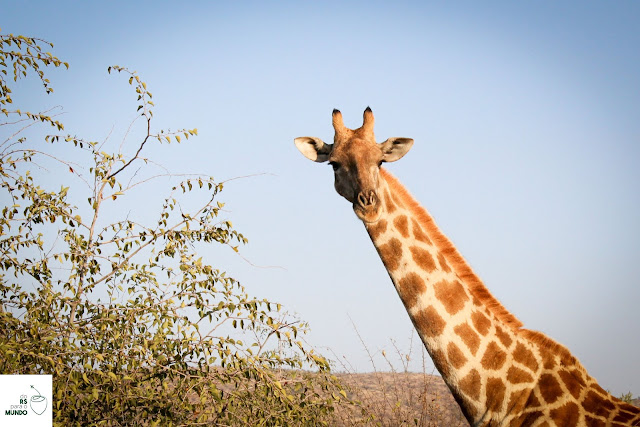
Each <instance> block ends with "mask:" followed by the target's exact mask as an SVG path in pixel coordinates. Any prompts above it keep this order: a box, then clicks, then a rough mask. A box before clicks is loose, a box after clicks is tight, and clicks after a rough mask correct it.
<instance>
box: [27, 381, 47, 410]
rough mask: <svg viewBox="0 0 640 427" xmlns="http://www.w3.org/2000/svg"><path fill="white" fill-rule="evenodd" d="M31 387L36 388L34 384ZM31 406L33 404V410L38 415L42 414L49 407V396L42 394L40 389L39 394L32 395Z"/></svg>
mask: <svg viewBox="0 0 640 427" xmlns="http://www.w3.org/2000/svg"><path fill="white" fill-rule="evenodd" d="M31 388H33V389H34V390H36V388H35V387H34V386H31ZM36 391H38V390H36ZM29 406H31V410H32V411H33V412H35V413H36V414H38V415H42V414H43V413H44V411H46V409H47V398H46V397H44V396H42V395H40V392H39V391H38V394H37V395H35V396H31V401H30V402H29Z"/></svg>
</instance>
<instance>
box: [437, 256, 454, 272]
mask: <svg viewBox="0 0 640 427" xmlns="http://www.w3.org/2000/svg"><path fill="white" fill-rule="evenodd" d="M438 263H439V264H440V269H441V270H442V271H444V272H445V273H448V272H450V271H451V268H450V267H449V264H447V260H446V259H444V255H442V254H441V253H440V254H438Z"/></svg>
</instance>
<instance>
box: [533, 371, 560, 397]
mask: <svg viewBox="0 0 640 427" xmlns="http://www.w3.org/2000/svg"><path fill="white" fill-rule="evenodd" d="M538 388H539V389H540V394H541V395H542V398H543V399H544V400H545V402H547V403H553V402H555V401H556V400H558V398H559V397H560V396H562V388H561V387H560V383H559V382H558V380H556V377H554V376H553V375H551V374H542V375H540V381H538Z"/></svg>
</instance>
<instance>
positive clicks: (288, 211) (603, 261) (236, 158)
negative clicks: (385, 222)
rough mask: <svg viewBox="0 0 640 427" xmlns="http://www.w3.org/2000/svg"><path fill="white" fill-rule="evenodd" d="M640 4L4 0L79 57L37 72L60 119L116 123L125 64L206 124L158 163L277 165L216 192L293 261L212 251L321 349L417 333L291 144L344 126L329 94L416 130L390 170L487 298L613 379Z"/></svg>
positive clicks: (625, 306)
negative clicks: (296, 318) (337, 123)
mask: <svg viewBox="0 0 640 427" xmlns="http://www.w3.org/2000/svg"><path fill="white" fill-rule="evenodd" d="M638 22H640V3H638V2H636V1H616V2H595V1H583V2H562V3H560V2H555V1H536V2H526V3H525V2H506V1H503V2H498V1H496V2H483V3H482V4H481V3H479V2H464V1H462V2H455V4H453V2H447V3H445V2H422V1H421V2H418V1H416V2H408V1H399V2H394V3H393V6H391V3H389V2H381V1H367V2H204V1H202V2H189V1H185V2H180V3H178V2H100V3H98V2H66V1H58V2H50V1H48V2H44V1H42V2H5V4H3V6H2V17H1V18H0V27H1V28H2V32H3V33H9V32H11V33H16V34H24V35H30V36H38V37H42V38H44V39H47V40H49V41H52V42H54V43H55V44H56V46H55V49H54V53H55V54H56V55H58V56H59V57H60V58H62V59H64V60H66V61H68V62H69V63H70V64H71V68H70V70H69V71H64V72H63V71H56V72H55V73H52V74H51V79H52V84H53V87H54V88H55V90H56V92H55V94H54V95H52V96H49V97H44V96H42V95H41V91H40V90H39V89H38V88H37V87H36V85H35V84H29V83H28V82H24V83H22V84H23V86H22V87H21V92H20V93H16V97H15V100H16V102H17V103H18V102H20V103H22V104H21V105H24V107H25V109H26V107H31V108H32V109H35V108H38V107H41V106H52V105H57V104H60V105H63V106H64V107H65V111H66V114H65V116H64V118H63V119H64V121H65V123H66V124H67V130H70V131H71V132H74V133H77V134H78V135H82V136H84V137H86V138H88V139H95V140H102V139H104V138H106V136H107V135H108V134H109V132H111V131H112V129H113V132H114V134H115V135H120V134H122V133H123V132H124V130H126V126H127V125H128V123H129V121H130V120H131V119H132V118H133V117H134V116H135V105H136V104H135V98H134V97H133V95H132V93H131V92H130V90H129V88H128V87H127V85H126V84H125V82H124V81H123V79H118V78H114V77H113V76H111V77H109V76H108V75H107V74H106V68H107V66H109V65H113V64H120V65H125V66H128V67H130V68H132V69H135V70H137V71H138V72H139V73H140V75H141V76H142V77H143V79H144V80H145V81H146V82H147V84H148V85H149V89H150V90H151V91H152V92H153V94H154V101H155V102H156V105H157V108H156V110H155V116H156V119H157V121H156V124H157V126H159V127H160V126H161V127H164V128H171V129H176V128H181V127H197V128H198V129H199V135H200V136H199V137H198V138H197V139H195V140H190V141H189V143H188V144H186V145H180V146H175V147H174V146H171V147H166V146H163V147H161V148H162V149H161V150H158V151H157V157H156V159H157V160H158V161H159V162H161V163H163V164H164V165H165V166H168V167H170V169H171V170H172V171H174V172H201V173H206V174H210V175H213V176H215V177H216V178H218V179H228V178H232V177H236V176H243V175H249V174H255V173H266V174H267V175H262V176H258V177H254V178H250V179H244V180H237V181H233V183H232V184H231V183H230V185H229V186H228V187H227V189H226V191H225V192H224V193H223V195H222V199H223V200H225V201H226V202H227V206H228V208H229V210H230V213H229V217H230V219H231V220H233V222H234V225H235V226H237V228H238V229H240V230H241V231H242V232H244V233H245V234H246V235H247V237H248V238H249V241H250V243H249V245H248V246H247V247H246V248H244V249H243V251H242V253H243V255H244V256H245V257H246V258H248V259H249V260H251V262H252V263H254V264H256V265H261V266H277V267H278V268H257V267H253V266H251V265H250V264H248V263H246V262H244V261H243V260H242V259H240V258H239V257H237V256H235V255H234V254H232V253H226V252H219V251H216V252H211V253H209V252H208V251H207V250H205V251H204V253H205V254H207V256H209V257H210V262H212V263H214V264H216V265H218V266H219V267H222V268H225V269H226V270H227V271H229V272H230V273H231V274H232V275H234V276H235V277H237V278H239V279H240V280H241V281H242V282H243V284H244V285H245V286H246V287H247V288H248V289H249V290H250V292H251V293H253V294H255V295H257V296H260V297H266V298H269V299H271V300H274V301H279V302H282V303H283V304H284V305H285V307H287V308H288V309H289V310H291V311H294V312H297V313H298V314H299V315H300V317H302V318H303V319H305V320H307V321H309V322H310V324H311V328H312V333H311V335H310V336H309V342H310V343H311V344H313V345H315V346H318V347H319V348H320V349H321V350H323V349H324V350H323V352H324V353H325V354H328V355H330V354H331V352H330V351H329V350H327V349H330V350H331V351H332V352H334V353H335V354H336V355H337V356H338V357H342V356H345V357H346V358H347V359H348V360H349V361H350V362H351V364H352V365H353V367H354V368H356V369H357V370H358V371H369V370H371V369H372V368H371V364H370V362H369V361H368V357H367V355H366V352H365V351H364V349H363V347H362V344H361V343H360V342H359V338H358V336H357V335H356V333H355V332H354V329H353V327H352V325H351V321H350V318H351V319H353V322H354V323H355V325H356V326H357V328H358V330H359V333H360V335H361V337H362V339H363V340H364V341H365V343H366V344H367V346H368V348H369V350H370V351H371V352H372V353H374V354H377V353H378V352H379V351H381V350H383V349H384V350H387V353H391V352H392V350H393V346H392V344H391V342H390V339H395V340H396V341H397V344H398V346H399V347H400V348H401V349H403V350H407V349H408V343H409V338H410V336H411V331H412V326H411V323H410V321H409V319H408V317H407V315H406V312H405V310H404V307H403V306H402V304H401V303H400V300H399V298H398V297H397V295H396V293H395V290H394V289H393V287H392V285H391V282H390V280H389V278H388V276H387V274H386V271H385V270H384V268H383V267H382V263H381V262H380V260H379V259H378V257H377V254H376V252H375V250H374V248H373V245H372V244H371V242H370V241H369V239H368V237H367V235H366V232H365V230H364V228H363V226H362V225H361V223H360V222H359V221H358V220H357V218H356V217H355V215H354V214H353V212H352V211H351V208H350V206H349V205H348V203H347V202H346V201H344V200H343V199H342V198H340V197H339V196H338V195H337V194H336V193H335V191H334V190H333V178H332V173H331V169H330V168H329V167H328V166H324V165H316V164H313V163H312V162H309V161H308V160H306V159H305V158H303V157H302V156H301V155H300V154H299V153H298V152H297V150H296V149H295V147H294V145H293V138H295V137H297V136H305V135H310V136H318V137H321V138H323V139H325V140H331V138H332V136H333V134H332V128H331V121H330V114H331V110H332V109H333V108H339V109H340V110H342V112H343V114H344V117H345V122H346V124H347V126H350V127H357V126H359V125H360V120H361V117H362V111H363V109H364V108H365V107H366V106H368V105H369V106H371V108H372V109H373V111H374V114H375V116H376V135H377V136H378V138H379V139H380V140H383V139H386V138H387V137H390V136H405V137H411V138H414V139H415V145H414V148H413V149H412V150H411V152H410V153H409V154H408V155H407V156H406V157H404V158H403V159H402V160H401V161H399V162H397V163H395V164H393V165H390V166H389V169H390V170H391V171H392V172H393V173H394V174H396V175H397V176H398V177H399V178H400V179H401V180H402V181H403V182H404V184H405V185H406V186H407V187H408V188H409V189H410V190H411V192H412V193H413V194H414V195H415V197H416V198H417V199H418V200H420V201H421V203H422V204H423V206H425V207H426V208H427V209H428V210H429V211H430V212H431V213H432V214H433V216H434V217H435V219H436V221H437V222H438V224H439V225H440V227H441V228H442V229H443V231H444V232H445V233H446V234H447V235H448V236H449V237H450V238H451V239H452V240H453V241H454V243H455V244H456V245H457V246H458V248H459V250H460V252H461V253H462V254H463V255H464V256H465V258H466V259H467V260H468V262H469V263H470V264H471V265H472V267H473V268H474V269H475V270H476V272H477V273H478V274H479V275H480V276H481V277H482V278H483V280H484V281H485V283H486V284H487V286H488V287H489V289H490V290H491V291H492V292H493V293H494V295H495V296H497V297H498V298H499V299H500V300H501V301H502V302H503V303H504V305H505V306H506V307H507V308H508V309H510V310H511V311H512V312H513V313H514V314H516V316H518V317H519V318H520V319H521V320H522V321H523V322H524V324H525V326H526V327H527V328H530V329H537V330H541V331H543V332H545V333H547V334H548V335H550V336H551V337H552V338H554V339H556V340H558V341H559V342H561V343H563V344H564V345H566V346H567V347H569V348H570V349H571V351H572V352H573V353H574V354H575V355H576V356H577V357H578V358H579V359H580V360H581V361H582V362H583V364H584V365H585V366H586V367H587V369H588V370H589V372H590V373H591V375H593V376H594V377H595V378H597V379H598V381H599V382H600V384H601V385H602V386H603V387H604V388H606V389H610V390H612V391H613V392H614V393H616V394H620V393H622V392H626V391H632V392H633V393H635V394H640V366H639V365H638V362H637V357H638V354H640V339H639V337H640V310H638V306H639V303H640V261H639V260H640V190H639V187H638V183H640V166H639V164H640V78H639V76H640V48H639V46H640V27H638ZM36 89H38V90H36ZM113 139H114V140H117V138H115V137H114V138H113ZM165 150H166V151H165ZM149 206H153V205H152V204H150V205H149ZM227 252H230V251H227ZM415 341H416V342H417V338H416V339H415ZM414 346H417V344H416V343H415V342H414ZM415 356H416V357H417V356H418V353H415ZM376 357H377V359H376V360H377V363H378V368H385V366H384V363H383V362H381V361H380V359H379V356H376ZM429 366H431V364H430V362H429ZM412 367H413V368H414V369H418V368H419V367H420V361H419V360H418V359H417V358H416V361H415V363H413V365H412ZM428 369H430V368H429V367H428Z"/></svg>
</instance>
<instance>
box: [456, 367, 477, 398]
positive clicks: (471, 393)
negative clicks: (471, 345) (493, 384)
mask: <svg viewBox="0 0 640 427" xmlns="http://www.w3.org/2000/svg"><path fill="white" fill-rule="evenodd" d="M480 384H481V382H480V374H479V373H478V371H476V370H475V369H472V370H471V371H470V372H469V373H468V374H467V375H466V376H465V377H464V378H463V379H461V380H460V390H462V392H463V393H464V395H465V396H468V397H470V398H471V399H473V400H478V399H480Z"/></svg>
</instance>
